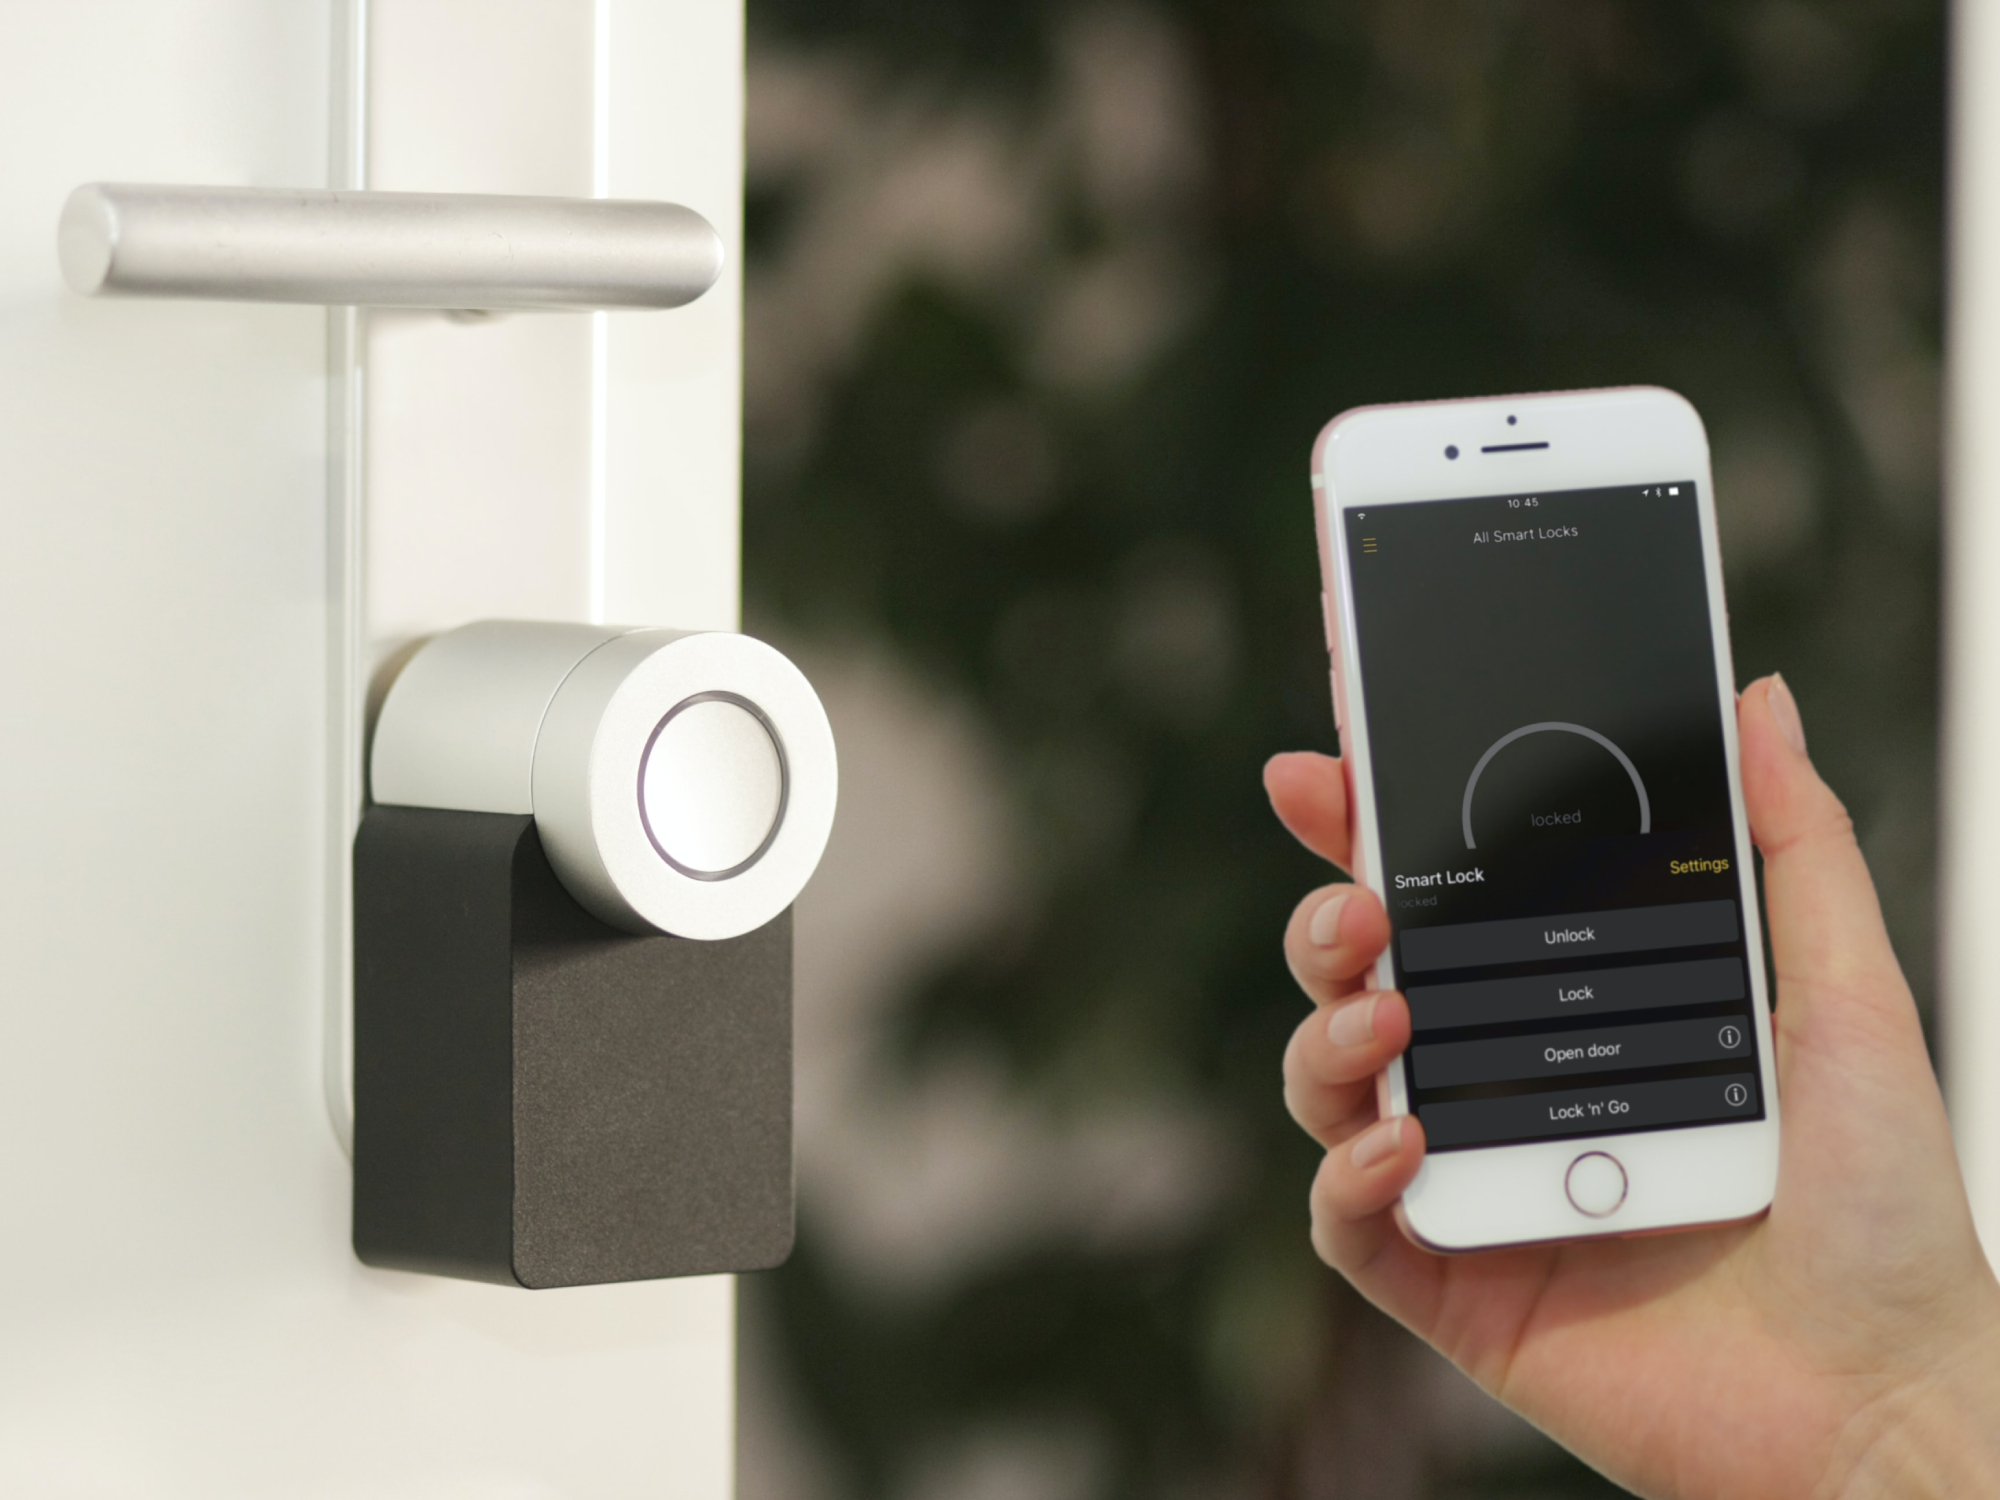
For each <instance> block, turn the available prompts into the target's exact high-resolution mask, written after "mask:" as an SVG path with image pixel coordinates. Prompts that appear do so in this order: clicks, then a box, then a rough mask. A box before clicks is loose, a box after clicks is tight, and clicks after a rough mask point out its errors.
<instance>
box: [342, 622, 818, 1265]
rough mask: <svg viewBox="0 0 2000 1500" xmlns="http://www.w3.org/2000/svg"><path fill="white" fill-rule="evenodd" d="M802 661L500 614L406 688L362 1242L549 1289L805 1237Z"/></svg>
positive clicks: (379, 899)
mask: <svg viewBox="0 0 2000 1500" xmlns="http://www.w3.org/2000/svg"><path fill="white" fill-rule="evenodd" d="M837 774H838V773H837V766H836V760H835V753H834V746H833V735H832V731H831V729H830V728H829V726H828V724H827V720H826V714H825V711H824V709H823V708H822V707H821V706H820V702H819V699H818V697H817V696H816V695H815V694H814V692H813V690H812V688H811V686H810V685H809V684H808V683H807V682H806V679H805V677H804V675H803V674H801V673H800V672H799V670H798V668H797V667H795V666H794V665H793V664H792V663H791V662H790V661H788V660H787V659H786V658H785V657H784V656H783V655H781V654H780V653H779V652H777V651H776V650H774V649H772V648H771V647H769V646H767V645H765V644H763V643H762V642H760V641H756V640H753V639H751V638H750V637H748V636H741V635H732V634H728V633H723V632H705V633H692V634H684V633H680V632H676V631H671V630H643V629H620V628H616V627H603V626H590V625H563V624H540V623H529V622H515V621H485V622H481V623H478V624H474V625H468V626H465V627H462V628H461V629H458V630H454V631H451V632H448V633H447V634H445V635H442V636H439V637H437V638H436V639H434V640H432V641H431V642H430V643H429V644H427V645H426V646H425V647H424V648H423V649H422V650H420V651H419V652H418V653H417V654H416V655H415V656H414V657H413V658H412V659H411V660H410V662H409V663H408V665H406V666H405V667H404V669H403V671H402V673H401V675H400V676H399V677H398V678H397V680H396V682H395V684H394V686H393V687H392V688H391V689H390V691H389V694H388V697H387V700H386V701H385V703H384V705H383V708H382V713H381V718H380V721H379V723H378V725H377V727H376V731H375V740H374V748H373V752H372V757H371V775H372V792H373V801H372V803H371V805H370V806H369V807H368V809H367V811H366V812H365V813H364V815H363V818H362V822H361V829H360V833H359V836H358V837H357V839H356V841H355V848H354V899H355V917H354V926H355V937H354V941H355V1008H354V1045H355V1054H354V1057H355V1061H354V1070H355V1071H354V1087H355V1138H354V1174H355V1175H354V1246H355V1250H356V1253H357V1254H358V1255H359V1256H360V1257H361V1259H363V1260H364V1261H366V1262H368V1263H369V1264H371V1265H378V1266H389V1267H396V1268H400V1269H404V1270H413V1271H427V1272H433V1273H437V1274H443V1275H451V1276H464V1277H471V1278H474V1279H478V1280H486V1281H498V1282H503V1283H510V1284H517V1285H521V1286H529V1287H552V1286H573V1285H579V1284H584V1283H590V1282H603V1281H626V1280H637V1279H642V1278H649V1277H659V1276H683V1275H693V1274H698V1273H703V1272H712V1271H740V1270H754V1269H759V1268H762V1267H765V1266H770V1265H774V1264H776V1263H777V1262H779V1261H781V1260H782V1259H784V1257H785V1255H786V1254H787V1253H788V1252H789V1250H790V1246H791V1239H792V1149H791V920H790V914H789V907H790V905H791V902H792V900H793V898H794V897H795V896H796V895H797V894H798V892H799V890H800V888H801V887H802V886H803V885H804V884H805V881H806V879H807V877H809V876H810V875H811V873H812V871H813V869H814V867H815V866H816V865H817V864H818V862H819V857H820V854H821V852H822V851H823V850H824V848H825V846H826V839H827V835H828V833H829V831H830V830H831V828H832V823H833V811H834V802H835V796H836V790H837Z"/></svg>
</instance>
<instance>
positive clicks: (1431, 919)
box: [1312, 389, 1778, 1250]
mask: <svg viewBox="0 0 2000 1500" xmlns="http://www.w3.org/2000/svg"><path fill="white" fill-rule="evenodd" d="M1312 484H1313V492H1314V496H1315V499H1316V502H1317V504H1316V509H1317V512H1318V518H1319V538H1320V563H1321V567H1322V568H1323V569H1324V573H1325V578H1326V598H1327V608H1326V623H1327V644H1328V647H1329V649H1330V651H1331V652H1332V657H1333V697H1334V715H1335V719H1336V721H1337V723H1338V725H1339V729H1340V744H1341V751H1342V754H1343V755H1345V756H1346V757H1347V762H1348V765H1349V766H1350V767H1351V768H1352V777H1353V789H1354V830H1355V856H1356V871H1355V875H1356V878H1357V879H1359V880H1362V881H1364V882H1365V883H1366V884H1367V885H1368V886H1369V888H1370V889H1372V890H1373V891H1374V892H1375V893H1376V894H1377V895H1378V896H1380V897H1381V898H1382V902H1383V904H1384V905H1385V906H1386V907H1387V909H1388V913H1389V922H1390V927H1391V929H1392V931H1393V933H1394V936H1393V937H1392V939H1391V941H1390V944H1389V948H1388V950H1387V951H1386V952H1385V953H1384V954H1383V956H1382V960H1381V963H1380V966H1379V968H1378V970H1377V973H1376V976H1375V981H1376V983H1377V984H1378V985H1379V986H1381V987H1382V988H1385V989H1386V988H1391V987H1394V988H1398V989H1401V990H1402V991H1403V993H1404V994H1405V995H1407V996H1408V997H1409V1002H1410V1014H1411V1017H1412V1020H1413V1022H1414V1024H1415V1036H1414V1039H1413V1040H1412V1042H1411V1045H1410V1048H1409V1050H1408V1052H1407V1053H1406V1054H1405V1055H1404V1056H1403V1057H1402V1058H1401V1059H1400V1060H1399V1061H1398V1062H1397V1063H1396V1064H1395V1065H1394V1066H1393V1067H1392V1068H1391V1069H1390V1071H1389V1073H1388V1074H1387V1076H1386V1077H1385V1079H1384V1090H1383V1093H1384V1100H1385V1108H1386V1109H1388V1110H1389V1111H1392V1112H1395V1113H1408V1114H1413V1115H1415V1116H1416V1117H1417V1119H1418V1120H1419V1121H1421V1122H1422V1124H1423V1128H1424V1136H1425V1139H1426V1141H1427V1142H1428V1155H1427V1156H1426V1158H1425V1161H1424V1165H1423V1168H1422V1170H1421V1171H1420V1172H1419V1173H1418V1174H1417V1178H1416V1181H1415V1182H1413V1183H1412V1184H1411V1186H1410V1188H1409V1190H1408V1191H1407V1192H1406V1193H1405V1194H1404V1195H1403V1205H1402V1206H1403V1215H1404V1222H1405V1223H1406V1224H1407V1225H1408V1227H1409V1229H1410V1230H1411V1232H1412V1233H1414V1234H1415V1235H1416V1236H1417V1238H1419V1239H1420V1240H1421V1241H1423V1242H1424V1243H1425V1244H1428V1245H1430V1246H1432V1247H1434V1248H1437V1249H1441V1250H1476V1249H1483V1248H1486V1247H1489V1246H1496V1245H1515V1244H1523V1243H1528V1242H1532V1241H1537V1240H1559V1239H1573V1238H1578V1237H1581V1236H1587V1235H1612V1234H1630V1233H1634V1232H1637V1231H1642V1230H1657V1229H1666V1228H1673V1227H1678V1226H1685V1225H1695V1224H1711V1223H1717V1222H1721V1221H1724V1220H1730V1219H1741V1218H1745V1217H1748V1216H1750V1215H1753V1214H1756V1213H1758V1212H1760V1211H1761V1210H1763V1209H1765V1208H1767V1207H1768V1206H1769V1205H1770V1202H1771V1193H1772V1188H1773V1185H1774V1183H1775V1181H1776V1176H1777V1166H1778V1099H1777V1093H1776V1090H1775V1088H1774V1086H1773V1072H1772V1062H1771V1021H1770V1004H1769V999H1768V997H1767V995H1766V993H1765V982H1764V961H1763V943H1762V934H1761V931H1760V928H1759V924H1758V918H1757V891H1756V882H1755V880H1754V879H1753V878H1752V873H1751V865H1750V835H1749V829H1748V826H1747V824H1746V822H1745V819H1744V815H1743V793H1742V787H1741V782H1740V778H1739V775H1738V770H1737V747H1736V710H1735V691H1734V686H1733V683H1734V678H1733V675H1732V672H1731V669H1730V661H1729V630H1728V617H1727V615H1726V614H1725V612H1724V609H1723V603H1722V568H1721V564H1720V561H1719V558H1718V556H1717V551H1716V532H1715V501H1714V495H1713V485H1712V481H1711V479H1710V477H1709V462H1708V440H1707V436H1706V434H1705V433H1704V432H1703V430H1702V425H1701V419H1700V418H1699V417H1698V416H1697V415H1696V414H1695V411H1694V408H1693V407H1691V406H1689V405H1688V403H1687V402H1686V401H1684V400H1682V399H1681V398H1680V397H1679V396H1676V395H1674V394H1673V393H1672V392H1670V391H1664V390H1656V389H1632V390H1608V391H1582V392H1570V393H1563V394H1556V395H1543V396H1524V397H1508V398H1504V399H1496V400H1477V401H1447V402H1436V403H1426V404H1422V405H1412V406H1377V407H1364V408H1361V409H1359V410H1356V411H1350V412H1348V413H1346V414H1345V415H1343V416H1341V417H1338V418H1336V419H1335V420H1334V421H1333V422H1332V423H1331V424H1329V425H1328V426H1327V428H1326V430H1325V431H1324V432H1323V433H1321V434H1320V438H1319V442H1318V444H1317V446H1316V448H1315V451H1314V455H1313V474H1312Z"/></svg>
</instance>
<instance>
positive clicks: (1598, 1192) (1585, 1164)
mask: <svg viewBox="0 0 2000 1500" xmlns="http://www.w3.org/2000/svg"><path fill="white" fill-rule="evenodd" d="M1625 1188H1626V1181H1625V1167H1624V1164H1623V1163H1621V1162H1620V1161H1619V1160H1618V1158H1617V1157H1615V1156H1613V1155H1611V1154H1610V1153H1609V1152H1605V1151H1586V1152H1584V1153H1583V1155H1581V1156H1579V1157H1578V1158H1577V1159H1576V1160H1575V1161H1573V1162H1571V1163H1570V1164H1569V1172H1568V1174H1567V1175H1566V1176H1565V1177H1564V1178H1563V1191H1564V1192H1566V1193H1568V1194H1569V1201H1570V1205H1571V1206H1572V1207H1573V1208H1575V1209H1576V1211H1577V1212H1578V1213H1580V1214H1587V1215H1589V1216H1590V1217H1591V1218H1593V1219H1604V1218H1609V1217H1610V1216H1611V1215H1612V1214H1615V1213H1616V1212H1618V1207H1619V1205H1620V1204H1622V1203H1623V1202H1624V1201H1625Z"/></svg>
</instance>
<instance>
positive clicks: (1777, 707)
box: [1764, 672, 1806, 755]
mask: <svg viewBox="0 0 2000 1500" xmlns="http://www.w3.org/2000/svg"><path fill="white" fill-rule="evenodd" d="M1764 701H1765V702H1767V703H1769V704H1770V705H1771V717H1772V718H1774V719H1776V720H1777V721H1778V733H1780V734H1782V735H1783V736H1784V737H1785V743H1786V744H1788V745H1790V746H1791V747H1792V748H1793V749H1794V750H1796V751H1798V752H1799V754H1801V755H1804V754H1805V753H1806V726H1805V724H1804V723H1803V722H1802V721H1801V720H1800V718H1799V705H1798V700H1797V699H1795V698H1794V697H1793V696H1792V690H1791V689H1790V688H1788V687H1786V686H1785V679H1784V678H1783V677H1781V676H1779V675H1778V674H1777V673H1775V672H1774V673H1772V674H1771V690H1770V692H1768V693H1767V694H1765V696H1764Z"/></svg>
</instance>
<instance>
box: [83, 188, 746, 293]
mask: <svg viewBox="0 0 2000 1500" xmlns="http://www.w3.org/2000/svg"><path fill="white" fill-rule="evenodd" d="M56 247H57V253H58V255H59V256H60V258H61V261H62V270H63V279H64V280H65V281H67V282H68V283H69V285H70V288H71V290H73V291H76V292H78V293H80V294H81V295H83V296H86V297H104V296H114V297H193V298H205V299H209V300H214V301H228V302H307V303H329V304H336V305H346V304H353V305H357V306H367V307H428V308H448V309H466V310H478V311H496V312H497V311H506V310H517V309H519V310H528V309H541V310H554V309H592V308H647V307H653V308H657V307H679V306H681V305H682V304H683V303H687V302H692V301H693V300H694V299H695V298H697V297H699V296H700V295H701V294H702V293H703V292H705V291H707V290H708V289H709V287H710V286H712V285H714V283H715V279H716V277H717V276H718V275H720V274H721V271H722V254H723V252H722V240H721V238H720V237H719V236H718V235H717V234H716V232H715V230H714V228H713V226H711V225H710V224H709V222H708V220H706V219H704V218H703V217H702V216H701V215H700V214H698V213H696V212H695V211H694V210H693V209H691V208H683V207H681V206H680V205H679V204H676V203H649V202H637V201H632V200H625V199H598V198H529V197H502V196H497V195H488V194H474V193H377V192H328V191H325V190H321V189H303V188H301V189H292V188H231V187H169V186H158V185H150V184H135V183H110V182H94V183H86V184H85V185H84V186H82V187H80V188H78V189H77V190H76V191H75V192H73V193H71V194H70V196H69V201H68V203H66V204H65V205H64V206H63V212H62V221H61V223H60V225H59V226H58V229H57V232H56Z"/></svg>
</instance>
